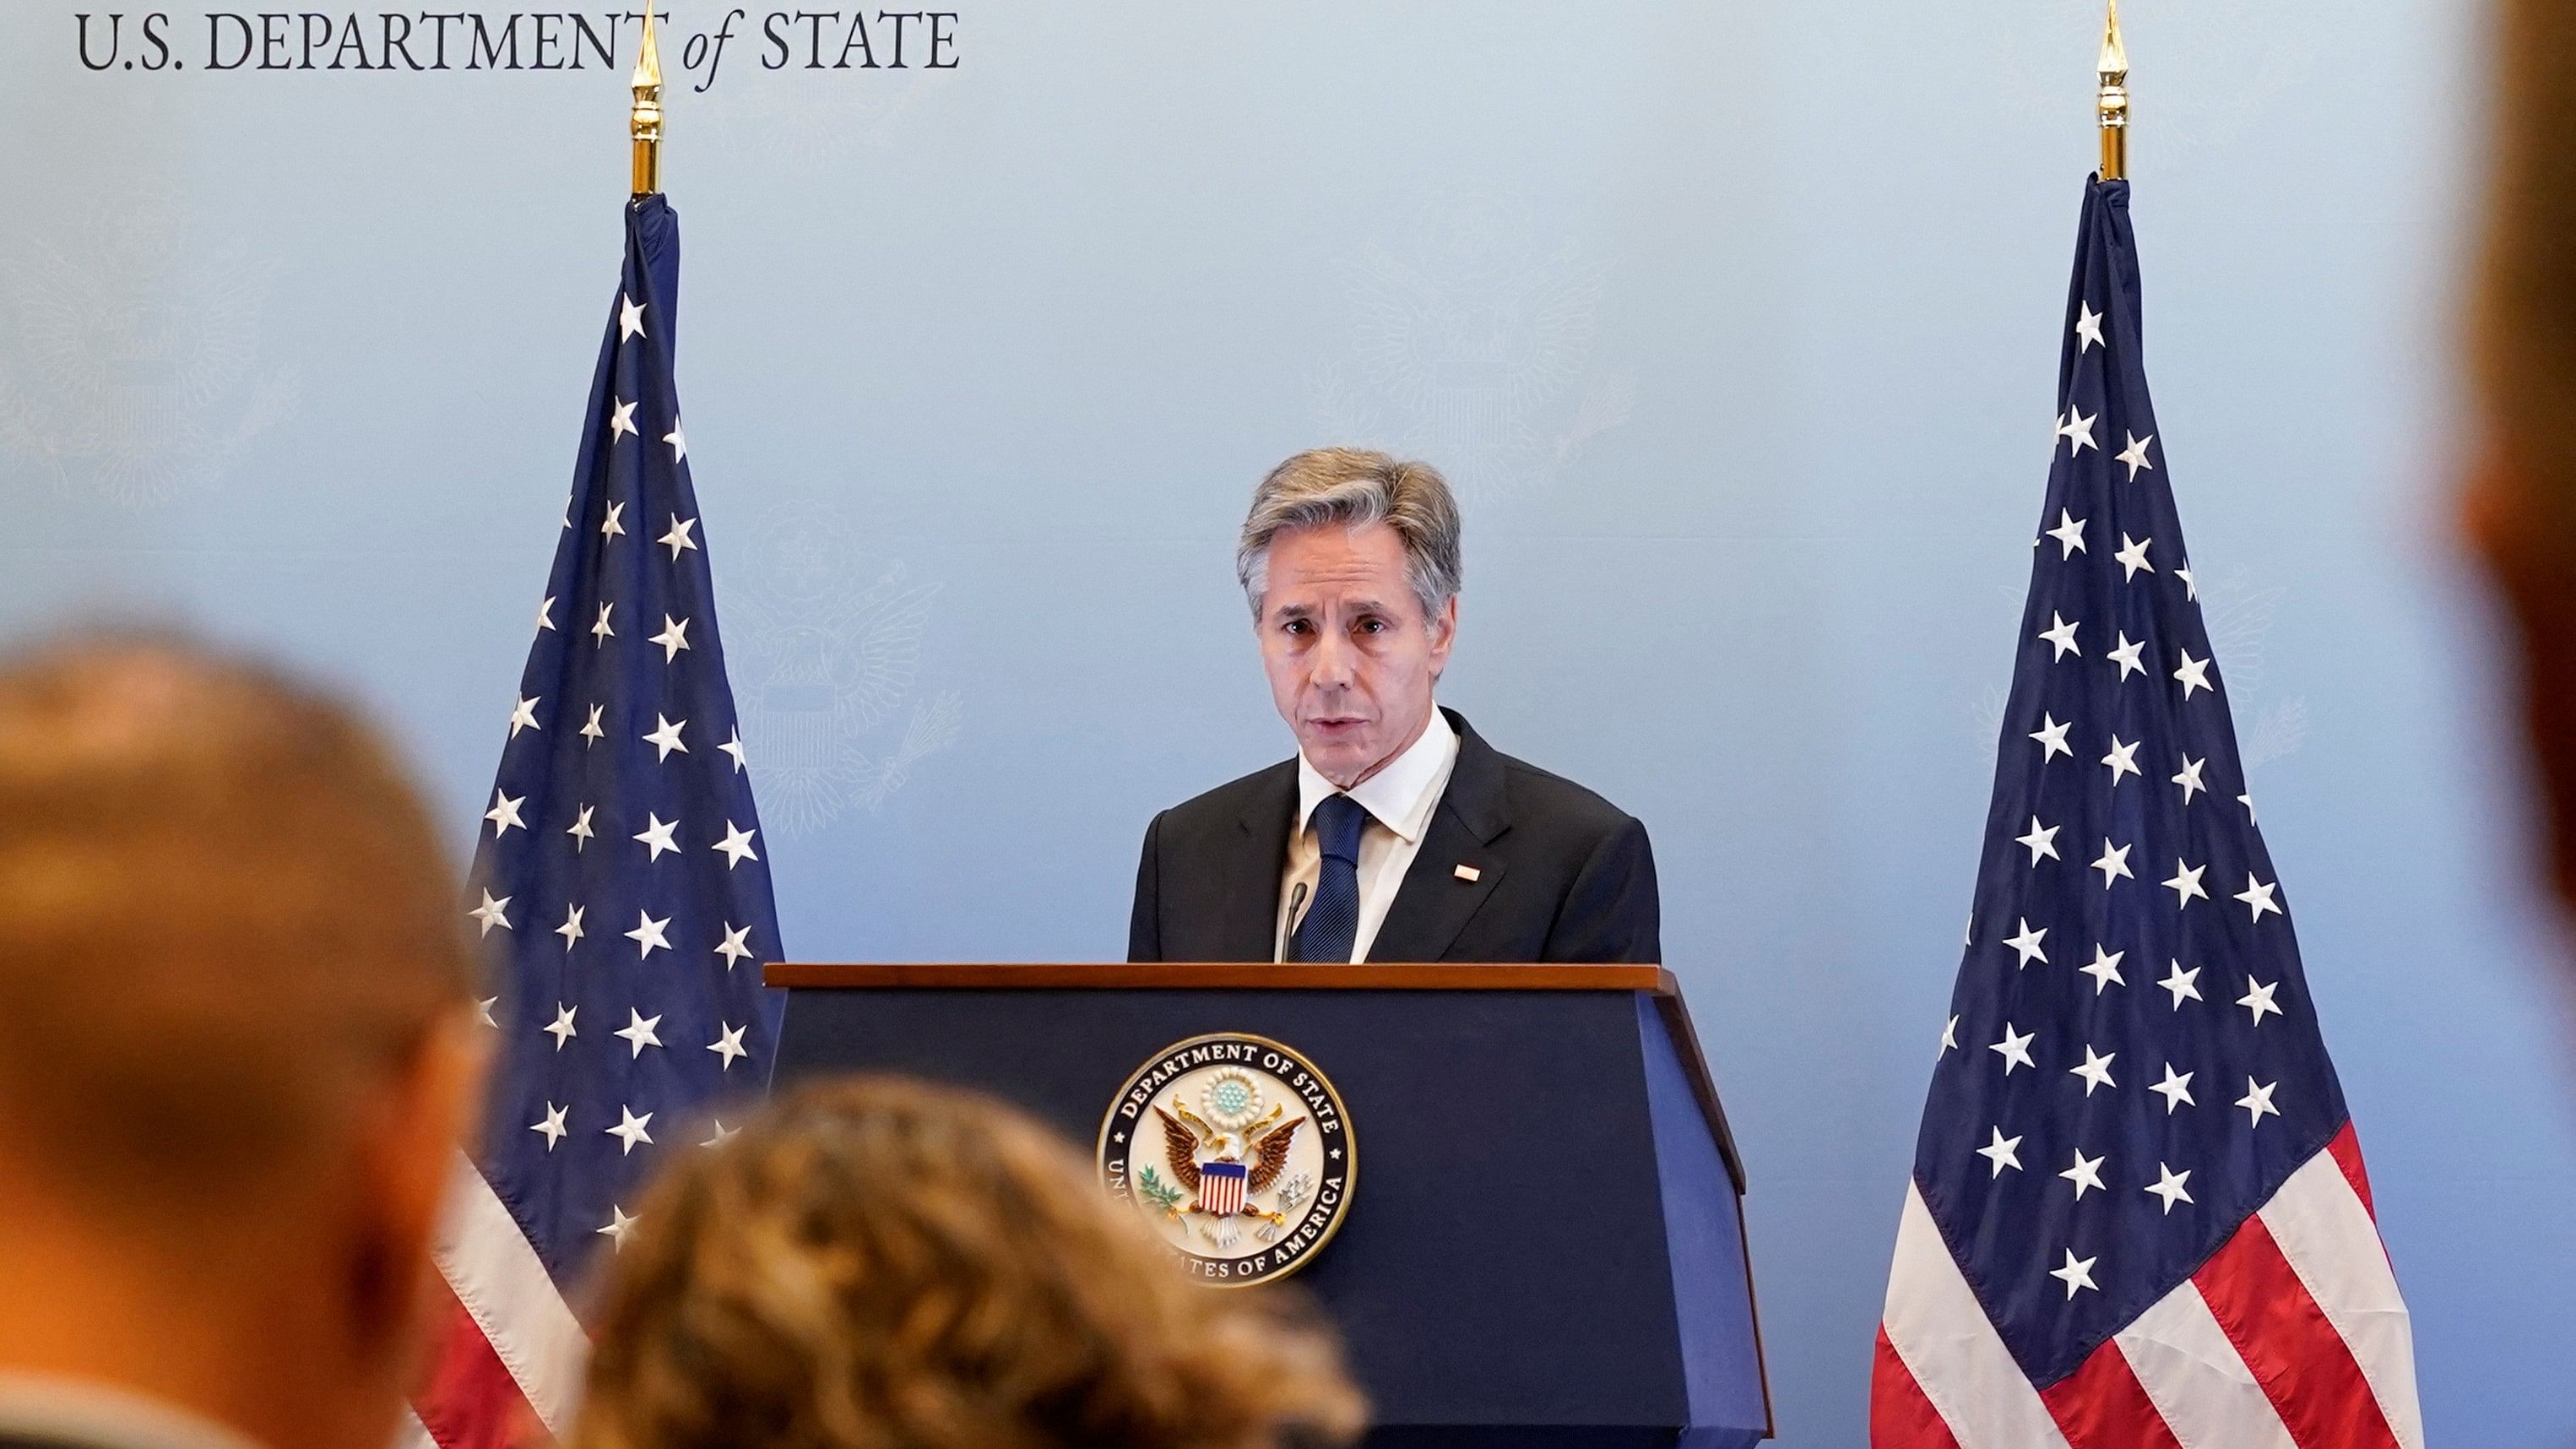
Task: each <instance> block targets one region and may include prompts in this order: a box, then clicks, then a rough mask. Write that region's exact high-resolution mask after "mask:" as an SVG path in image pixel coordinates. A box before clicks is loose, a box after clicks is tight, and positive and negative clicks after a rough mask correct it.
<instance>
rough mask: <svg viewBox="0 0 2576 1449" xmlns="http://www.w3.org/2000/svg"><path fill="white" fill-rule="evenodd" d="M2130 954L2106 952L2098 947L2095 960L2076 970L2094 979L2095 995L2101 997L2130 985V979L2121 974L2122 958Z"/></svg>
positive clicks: (2095, 948)
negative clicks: (2107, 992)
mask: <svg viewBox="0 0 2576 1449" xmlns="http://www.w3.org/2000/svg"><path fill="white" fill-rule="evenodd" d="M2128 954H2129V953H2128V952H2126V951H2105V950H2103V949H2102V948H2101V947H2100V946H2099V945H2096V946H2095V947H2094V948H2093V959H2092V960H2091V961H2090V962H2088V963H2086V964H2084V965H2082V966H2078V967H2076V968H2075V969H2076V970H2077V971H2078V972H2080V973H2081V974H2083V975H2086V976H2090V977H2092V978H2093V994H2094V995H2096V996H2099V995H2101V994H2102V993H2103V992H2105V991H2108V990H2110V989H2111V988H2112V987H2114V986H2126V985H2128V984H2129V978H2127V977H2125V976H2123V975H2121V974H2120V958H2121V957H2123V956H2126V955H2128Z"/></svg>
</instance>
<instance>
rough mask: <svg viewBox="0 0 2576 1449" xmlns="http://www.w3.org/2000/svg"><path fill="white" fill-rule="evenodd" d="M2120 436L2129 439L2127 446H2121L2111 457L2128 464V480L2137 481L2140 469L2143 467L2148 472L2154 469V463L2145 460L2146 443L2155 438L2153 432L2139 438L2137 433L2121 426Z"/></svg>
mask: <svg viewBox="0 0 2576 1449" xmlns="http://www.w3.org/2000/svg"><path fill="white" fill-rule="evenodd" d="M2120 436H2122V437H2124V438H2127V439H2128V440H2129V446H2127V447H2125V448H2122V449H2121V450H2120V451H2119V452H2117V453H2115V454H2113V455H2112V457H2113V458H2114V459H2115V460H2116V461H2118V462H2122V463H2126V464H2128V465H2129V481H2130V482H2132V483H2135V482H2137V481H2138V472H2139V470H2140V469H2144V470H2146V471H2147V472H2150V473H2152V472H2154V471H2156V465H2155V464H2153V463H2150V462H2148V461H2147V444H2149V443H2152V442H2154V441H2155V440H2156V435H2155V434H2153V433H2149V434H2147V435H2146V436H2145V437H2143V438H2141V437H2139V436H2138V435H2137V434H2135V433H2132V432H2130V431H2129V430H2128V429H2126V428H2123V429H2121V430H2120Z"/></svg>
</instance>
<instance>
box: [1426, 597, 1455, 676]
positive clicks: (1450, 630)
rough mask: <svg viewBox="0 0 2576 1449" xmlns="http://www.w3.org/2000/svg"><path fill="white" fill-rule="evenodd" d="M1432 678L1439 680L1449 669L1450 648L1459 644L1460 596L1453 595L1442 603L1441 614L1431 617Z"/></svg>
mask: <svg viewBox="0 0 2576 1449" xmlns="http://www.w3.org/2000/svg"><path fill="white" fill-rule="evenodd" d="M1430 639H1431V677H1432V678H1434V679H1438V678H1439V677H1440V675H1441V672H1442V671H1443V670H1446V669H1447V668H1448V667H1449V646H1450V645H1452V644H1455V643H1457V642H1458V596H1457V595H1456V594H1451V595H1450V596H1449V597H1448V598H1446V599H1443V600H1441V601H1440V612H1438V613H1436V614H1434V615H1432V616H1431V633H1430Z"/></svg>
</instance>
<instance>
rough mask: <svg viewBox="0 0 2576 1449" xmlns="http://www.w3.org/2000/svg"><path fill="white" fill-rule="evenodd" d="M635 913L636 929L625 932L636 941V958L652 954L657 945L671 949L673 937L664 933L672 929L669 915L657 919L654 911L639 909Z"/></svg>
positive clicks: (664, 948)
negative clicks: (654, 916)
mask: <svg viewBox="0 0 2576 1449" xmlns="http://www.w3.org/2000/svg"><path fill="white" fill-rule="evenodd" d="M635 915H636V923H635V929H634V930H631V931H628V932H625V933H624V934H625V936H626V939H627V940H630V941H632V942H634V943H635V959H636V960H638V961H641V960H643V959H644V958H646V957H648V956H650V955H652V954H653V952H654V950H655V949H656V948H657V947H658V948H659V949H661V950H664V951H668V950H670V949H671V938H670V937H669V936H668V935H666V934H664V932H666V931H668V930H669V929H670V925H671V918H670V917H669V916H664V917H663V918H662V919H660V920H658V921H657V920H654V919H653V913H652V912H650V911H637V912H636V913H635Z"/></svg>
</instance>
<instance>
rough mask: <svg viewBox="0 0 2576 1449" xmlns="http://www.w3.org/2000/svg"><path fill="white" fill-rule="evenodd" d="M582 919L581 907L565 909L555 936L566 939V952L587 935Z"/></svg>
mask: <svg viewBox="0 0 2576 1449" xmlns="http://www.w3.org/2000/svg"><path fill="white" fill-rule="evenodd" d="M581 917H582V908H581V907H580V906H566V907H564V921H563V924H562V925H560V926H557V927H555V934H556V935H558V936H561V937H563V938H564V950H565V951H566V952H567V953H569V952H570V951H571V950H572V947H573V943H574V942H576V941H578V940H580V939H581V938H582V936H583V935H584V934H586V933H585V932H584V931H583V930H582V928H581ZM558 1045H560V1043H558Z"/></svg>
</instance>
